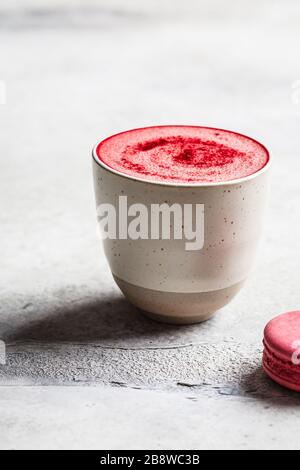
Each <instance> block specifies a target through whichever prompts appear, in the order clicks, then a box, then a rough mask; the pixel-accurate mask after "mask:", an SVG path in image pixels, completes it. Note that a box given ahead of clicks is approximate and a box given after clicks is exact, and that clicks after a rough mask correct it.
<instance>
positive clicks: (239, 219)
mask: <svg viewBox="0 0 300 470" xmlns="http://www.w3.org/2000/svg"><path fill="white" fill-rule="evenodd" d="M269 167H270V161H269V162H268V163H267V165H266V166H265V167H264V168H263V169H262V170H260V171H258V172H257V173H254V174H253V175H250V176H247V177H244V178H241V179H237V180H233V181H231V182H222V183H212V184H203V185H201V184H199V185H195V184H192V185H188V184H182V185H177V184H163V183H156V182H153V181H146V180H142V179H137V178H133V177H130V176H127V175H124V174H121V173H119V172H117V171H114V170H112V169H110V168H108V167H107V166H106V165H104V164H102V162H100V161H99V159H98V157H97V155H96V152H95V150H94V153H93V175H94V188H95V197H96V205H97V207H98V206H99V205H101V204H110V205H113V206H114V207H115V208H116V214H117V216H118V215H119V214H118V211H119V197H120V196H127V203H128V205H132V204H135V203H137V204H143V205H144V206H146V207H147V208H149V213H151V205H153V204H159V205H161V204H168V205H170V206H171V205H172V204H179V205H181V206H182V207H183V206H184V205H186V204H189V205H191V204H192V205H195V204H201V205H203V208H204V232H203V234H204V244H203V247H202V249H199V250H187V249H186V240H184V239H182V240H177V239H161V238H160V239H158V240H157V239H151V238H148V239H136V240H132V239H130V238H127V239H119V238H116V239H109V238H107V239H105V240H103V243H104V251H105V255H106V258H107V260H108V263H109V266H110V269H111V271H112V274H113V277H114V279H115V281H116V283H117V284H118V286H119V287H120V289H121V290H122V292H123V293H124V295H125V296H126V297H127V298H128V300H129V301H131V302H132V303H133V304H135V305H136V306H137V307H139V308H140V309H141V310H143V311H144V312H145V313H147V314H148V315H149V316H151V317H152V318H154V319H157V320H159V321H165V322H170V323H184V324H187V323H196V322H199V321H203V320H206V319H208V318H209V317H210V316H211V315H212V314H213V313H215V312H216V311H217V310H218V309H220V308H221V307H223V306H224V305H226V304H227V303H228V302H229V301H230V300H231V299H232V298H233V297H234V295H235V294H236V293H237V292H238V291H239V290H240V288H241V286H242V285H243V283H244V281H245V280H246V278H247V276H248V274H249V272H250V270H251V268H252V265H253V260H254V257H255V253H256V250H257V245H258V243H259V240H260V237H261V233H262V228H263V221H264V214H265V207H266V200H267V193H268V180H269ZM170 223H171V225H172V222H170ZM171 228H172V227H171Z"/></svg>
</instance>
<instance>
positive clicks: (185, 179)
mask: <svg viewBox="0 0 300 470" xmlns="http://www.w3.org/2000/svg"><path fill="white" fill-rule="evenodd" d="M96 154H97V156H98V158H99V160H100V161H102V162H103V163H104V164H106V165H107V166H108V167H110V168H112V169H114V170H116V171H119V172H121V173H124V174H126V175H129V176H133V177H136V178H140V179H145V180H150V181H157V182H165V183H168V182H169V183H179V184H180V183H190V184H197V183H198V184H201V183H217V182H222V181H231V180H236V179H239V178H242V177H246V176H249V175H251V174H253V173H256V172H257V171H259V170H260V169H262V168H263V167H264V166H265V165H266V164H267V162H268V160H269V155H268V152H267V150H266V149H265V148H264V147H263V146H262V145H261V144H259V143H258V142H256V141H255V140H253V139H251V138H249V137H246V136H243V135H241V134H237V133H234V132H230V131H225V130H219V129H213V128H206V127H197V126H158V127H148V128H143V129H135V130H131V131H127V132H123V133H121V134H117V135H114V136H112V137H109V138H108V139H106V140H104V141H103V142H101V143H100V144H99V145H98V147H97V149H96Z"/></svg>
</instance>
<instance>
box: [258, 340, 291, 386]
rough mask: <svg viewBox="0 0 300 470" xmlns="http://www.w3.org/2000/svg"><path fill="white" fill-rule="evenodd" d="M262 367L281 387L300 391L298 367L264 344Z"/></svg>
mask: <svg viewBox="0 0 300 470" xmlns="http://www.w3.org/2000/svg"><path fill="white" fill-rule="evenodd" d="M263 369H264V371H265V372H266V374H267V375H268V376H269V377H270V378H271V379H272V380H274V381H275V382H277V383H279V384H280V385H282V386H283V387H286V388H289V389H291V390H295V391H297V392H300V367H299V366H297V365H294V364H292V363H289V362H284V361H282V360H281V359H280V358H278V357H276V356H275V355H274V354H273V353H271V352H270V351H269V350H268V349H267V347H266V346H265V349H264V354H263Z"/></svg>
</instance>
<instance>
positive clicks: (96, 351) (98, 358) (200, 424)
mask: <svg viewBox="0 0 300 470" xmlns="http://www.w3.org/2000/svg"><path fill="white" fill-rule="evenodd" d="M299 21H300V4H299V2H297V1H296V0H295V1H292V0H287V1H284V2H283V1H276V0H257V1H250V0H248V1H246V0H245V1H244V2H240V1H233V0H231V1H227V2H224V1H221V0H204V1H196V0H189V1H186V2H182V1H180V0H172V1H171V0H169V1H167V0H160V1H158V0H155V1H154V0H148V1H147V2H146V1H144V2H142V1H138V0H127V1H124V0H123V1H122V0H102V1H101V0H99V1H91V0H88V1H75V0H69V1H50V0H48V1H46V2H40V3H39V4H37V2H34V1H33V0H32V1H29V0H24V1H21V0H18V1H8V0H2V2H1V4H0V59H1V60H0V80H2V83H3V82H5V84H6V90H7V97H6V104H0V129H1V134H0V165H1V168H0V191H1V197H0V207H1V211H0V224H1V225H0V227H1V232H0V236H1V244H0V260H1V278H0V279H1V281H0V298H1V302H0V337H1V338H2V339H4V340H5V341H6V344H7V364H6V365H5V366H0V384H1V386H0V447H1V448H111V449H112V448H125V449H126V448H136V447H138V448H147V447H148V448H149V447H150V448H162V449H163V448H208V449H212V448H241V449H247V448H299V447H300V445H299V438H298V436H299V431H300V408H299V405H300V400H299V397H298V395H297V394H294V393H292V392H289V391H288V390H285V389H283V388H281V387H279V386H277V385H275V384H273V383H272V382H271V381H270V380H269V379H268V378H266V377H265V376H264V374H263V372H262V370H261V366H260V363H261V352H262V347H261V340H262V332H263V327H264V325H265V323H266V322H267V321H268V320H269V319H270V318H271V317H272V316H274V315H276V314H278V313H281V312H282V311H286V310H292V309H297V308H299V306H300V291H299V281H300V274H299V266H298V260H299V237H300V235H299V224H300V209H299V207H300V206H299V203H300V188H299V171H300V159H299V153H300V139H299V123H300V63H299V53H298V50H297V48H298V45H299V39H300V33H299ZM2 88H3V87H2ZM155 123H158V124H165V123H170V124H176V123H177V124H178V123H187V124H206V125H211V126H217V127H225V128H232V129H234V130H237V131H240V132H243V133H248V134H250V135H253V136H256V137H257V138H258V139H260V140H262V141H263V142H264V143H265V144H266V145H267V146H269V147H270V148H271V150H272V152H273V154H274V155H275V156H276V157H277V158H276V160H275V163H274V167H273V183H272V192H271V196H270V208H269V214H268V220H267V222H266V231H265V238H264V242H263V245H262V247H261V250H260V255H259V256H258V259H257V265H256V270H255V271H254V272H253V274H252V276H251V278H250V279H249V281H248V283H247V284H246V286H245V288H244V290H243V291H242V292H241V293H240V294H239V296H238V297H237V298H236V299H235V300H234V301H233V302H232V303H231V304H230V305H229V306H228V307H226V308H225V309H223V310H222V311H221V312H219V314H218V315H217V316H216V317H215V318H214V319H213V320H212V321H210V322H207V323H205V324H202V325H196V326H190V327H171V326H164V325H159V324H156V323H153V322H151V321H150V320H147V319H145V318H144V317H142V316H141V315H140V314H139V312H138V311H137V310H136V309H135V308H134V307H132V306H130V305H129V304H128V303H127V302H126V300H124V298H123V297H122V296H121V294H120V293H119V291H118V289H117V288H116V287H115V286H114V284H113V281H112V278H111V275H110V273H109V270H108V267H107V265H106V262H105V259H104V257H103V254H102V251H101V247H100V246H99V242H98V240H97V235H96V223H95V210H94V200H93V189H92V179H91V162H90V150H91V147H92V146H93V144H94V143H95V142H96V141H97V140H99V139H100V138H102V137H105V136H107V135H109V134H111V133H113V132H117V131H120V130H124V129H128V128H131V127H138V126H144V125H151V124H155Z"/></svg>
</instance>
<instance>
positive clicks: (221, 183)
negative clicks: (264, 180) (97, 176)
mask: <svg viewBox="0 0 300 470" xmlns="http://www.w3.org/2000/svg"><path fill="white" fill-rule="evenodd" d="M165 127H185V128H186V127H189V128H199V127H200V128H201V129H210V130H213V131H221V132H222V131H223V132H229V133H231V134H235V135H238V136H241V137H244V138H246V139H248V140H251V141H252V142H255V143H256V144H258V145H259V146H260V147H261V148H262V149H263V150H264V151H265V152H266V154H267V157H268V160H267V162H266V163H265V165H264V166H263V167H262V168H260V169H259V170H258V171H256V172H255V173H251V174H250V175H247V176H243V177H241V178H235V179H232V180H228V181H215V182H206V183H197V182H195V183H178V182H174V183H172V182H171V181H166V182H164V181H155V180H150V179H147V178H139V177H137V176H132V175H128V174H126V173H122V172H121V171H118V170H115V169H114V168H112V167H110V166H109V165H107V164H106V163H104V162H103V161H102V160H100V158H99V157H98V155H97V149H98V147H99V145H101V144H102V143H104V142H106V141H107V140H110V139H112V138H113V137H117V136H118V135H122V134H127V133H128V132H132V131H139V130H144V129H153V128H165ZM92 157H93V159H94V161H95V162H96V163H97V164H98V165H99V166H101V167H102V168H104V169H105V170H107V171H109V172H110V173H113V174H115V175H117V176H121V177H123V178H126V179H129V180H133V181H138V182H140V183H144V184H149V185H155V186H170V187H175V188H181V187H184V188H202V187H216V186H229V185H233V184H241V183H244V182H246V181H250V180H252V179H254V178H256V177H257V176H259V175H261V174H262V173H264V172H265V171H267V170H268V169H269V168H270V166H271V164H272V159H271V155H270V152H269V150H268V149H267V147H265V146H264V145H263V144H262V143H261V142H259V141H258V140H256V139H253V137H249V136H248V135H246V134H242V133H240V132H236V131H231V130H228V129H223V128H219V127H210V126H197V125H184V124H179V125H177V124H170V125H168V124H164V125H158V126H145V127H137V128H134V129H128V130H126V131H122V132H117V133H116V134H113V135H110V136H109V137H106V138H105V139H102V140H100V141H98V142H97V143H96V145H95V146H94V148H93V150H92Z"/></svg>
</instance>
